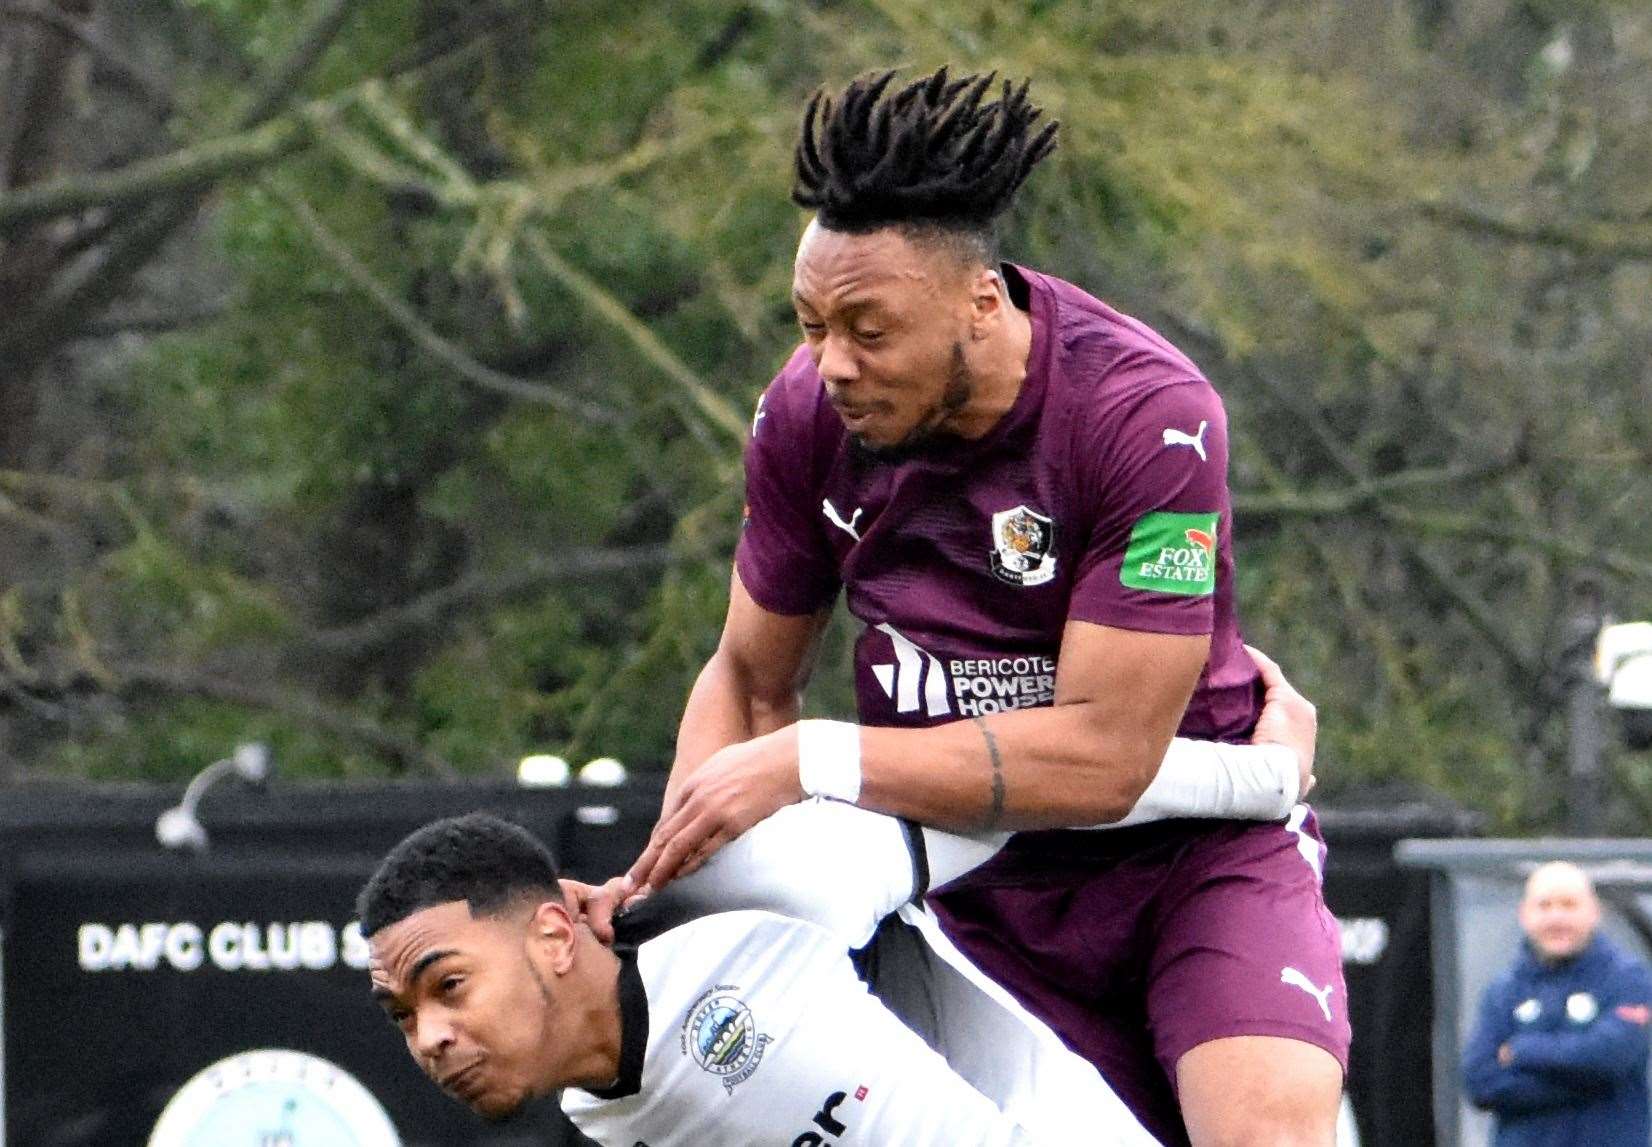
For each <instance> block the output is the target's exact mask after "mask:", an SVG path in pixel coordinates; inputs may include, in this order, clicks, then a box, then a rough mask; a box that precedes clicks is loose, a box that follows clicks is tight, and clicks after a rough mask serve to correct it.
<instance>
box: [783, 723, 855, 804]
mask: <svg viewBox="0 0 1652 1147" xmlns="http://www.w3.org/2000/svg"><path fill="white" fill-rule="evenodd" d="M797 779H798V780H799V781H800V782H802V785H803V791H804V792H805V793H807V794H808V795H809V796H812V797H829V798H831V799H832V800H835V801H843V802H844V803H846V804H854V803H855V802H856V801H858V800H859V799H860V726H859V725H851V724H850V723H849V722H847V721H815V720H811V721H799V722H798V723H797Z"/></svg>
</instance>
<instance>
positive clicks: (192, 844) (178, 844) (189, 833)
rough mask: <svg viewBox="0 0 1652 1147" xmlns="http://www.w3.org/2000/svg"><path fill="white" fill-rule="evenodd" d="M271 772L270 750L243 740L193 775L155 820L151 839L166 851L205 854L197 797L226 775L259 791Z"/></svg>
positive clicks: (204, 832)
mask: <svg viewBox="0 0 1652 1147" xmlns="http://www.w3.org/2000/svg"><path fill="white" fill-rule="evenodd" d="M270 770H271V761H270V748H269V746H268V745H264V744H261V743H259V742H257V741H245V742H243V743H241V744H239V745H236V746H235V751H234V752H233V753H231V754H230V755H229V756H227V757H225V758H223V759H222V760H218V761H213V762H212V764H210V765H208V766H207V767H206V768H204V769H202V770H201V771H200V772H198V773H196V774H195V776H194V778H193V779H192V780H191V781H190V782H189V784H188V785H186V786H185V787H184V795H183V799H182V800H181V801H179V802H178V803H177V804H176V805H174V806H173V807H172V808H169V809H167V810H166V811H165V812H163V813H161V815H160V816H159V817H158V818H156V820H155V839H156V840H158V841H160V842H161V844H162V845H163V846H165V847H166V848H169V849H172V850H174V851H178V852H197V853H198V852H205V851H206V850H207V845H208V843H209V840H208V837H207V831H206V826H204V825H203V824H201V821H200V818H199V817H197V816H196V815H195V810H196V808H197V807H198V806H199V805H200V803H201V798H202V797H204V796H206V793H207V790H208V789H210V788H211V787H212V786H213V785H215V784H217V783H218V781H219V780H221V779H222V778H224V777H226V776H235V777H238V778H240V779H241V780H242V781H243V782H245V783H246V784H249V785H252V786H253V787H255V788H262V787H263V785H264V782H265V781H267V780H269V777H270Z"/></svg>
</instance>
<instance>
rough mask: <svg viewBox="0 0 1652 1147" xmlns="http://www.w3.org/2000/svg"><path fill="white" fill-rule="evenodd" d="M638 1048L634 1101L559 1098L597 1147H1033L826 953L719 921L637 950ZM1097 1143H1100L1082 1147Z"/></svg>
mask: <svg viewBox="0 0 1652 1147" xmlns="http://www.w3.org/2000/svg"><path fill="white" fill-rule="evenodd" d="M637 969H638V971H639V973H640V975H641V979H642V983H643V985H644V987H645V989H646V993H647V999H648V1006H647V1016H648V1038H647V1049H646V1052H645V1053H644V1058H643V1066H642V1074H641V1082H640V1086H639V1087H638V1089H637V1091H636V1092H635V1093H634V1094H632V1095H629V1096H626V1097H624V1098H618V1099H599V1098H598V1097H596V1096H594V1095H592V1094H590V1093H589V1092H585V1091H581V1090H578V1089H569V1090H568V1091H566V1092H564V1093H563V1098H562V1106H563V1110H564V1111H565V1112H566V1113H567V1114H568V1116H569V1117H570V1118H571V1119H572V1120H573V1121H574V1123H575V1125H577V1126H578V1127H579V1129H580V1130H581V1131H582V1132H583V1133H584V1134H586V1135H587V1136H590V1137H591V1138H592V1139H595V1140H596V1141H597V1142H598V1143H601V1144H605V1145H613V1147H673V1145H682V1147H689V1145H698V1144H704V1143H716V1144H718V1145H719V1147H786V1145H787V1144H790V1145H792V1147H828V1145H830V1147H850V1145H857V1144H858V1145H864V1147H874V1145H877V1147H883V1145H889V1144H903V1145H912V1147H922V1145H925V1144H932V1145H935V1147H942V1145H945V1147H1038V1145H1040V1144H1048V1147H1056V1143H1058V1142H1059V1143H1063V1144H1064V1145H1070V1144H1071V1143H1072V1142H1073V1141H1072V1140H1060V1141H1051V1140H1043V1139H1039V1138H1036V1137H1034V1135H1033V1134H1032V1133H1031V1132H1029V1130H1028V1129H1027V1128H1026V1127H1024V1126H1023V1125H1022V1124H1021V1123H1019V1122H1018V1121H1017V1120H1016V1119H1014V1118H1012V1117H1011V1116H1009V1115H1006V1114H1005V1113H1004V1112H1003V1111H1002V1110H1001V1109H1000V1108H999V1107H998V1106H997V1104H995V1103H993V1102H992V1101H991V1100H989V1099H988V1098H987V1097H986V1096H985V1095H983V1094H982V1093H981V1092H980V1091H978V1090H976V1089H975V1088H974V1087H971V1086H970V1085H969V1084H968V1083H966V1082H965V1081H964V1080H963V1078H962V1077H960V1076H959V1075H958V1074H957V1073H956V1072H954V1071H953V1070H952V1069H951V1068H950V1067H949V1066H948V1065H947V1063H946V1061H945V1060H943V1059H942V1058H941V1057H940V1055H938V1054H937V1053H936V1052H934V1051H932V1050H931V1049H930V1048H929V1047H928V1046H927V1045H926V1044H925V1043H924V1041H923V1040H922V1039H920V1038H919V1037H918V1036H917V1035H916V1034H915V1033H913V1032H912V1031H911V1030H910V1029H909V1028H907V1027H905V1026H904V1025H903V1024H902V1023H901V1022H900V1021H899V1020H898V1019H896V1018H895V1016H894V1015H893V1014H892V1013H891V1012H890V1011H889V1010H888V1009H887V1008H885V1007H884V1006H883V1004H882V1003H880V1002H879V1001H878V1000H876V999H875V998H874V997H872V996H871V995H870V994H869V993H868V992H867V990H866V986H865V985H864V984H862V983H861V982H860V980H859V979H858V978H856V976H855V971H854V968H853V966H852V965H851V964H850V962H849V959H848V956H847V954H846V953H845V952H844V948H843V943H842V941H841V939H840V938H839V937H838V936H836V935H835V934H833V933H832V932H829V931H828V930H826V929H825V928H822V927H820V926H819V925H816V924H811V923H807V922H804V921H800V920H794V919H787V918H784V917H780V916H775V915H773V914H771V913H766V912H726V913H720V914H717V915H714V916H708V917H705V918H703V919H700V920H696V921H693V922H692V923H689V924H685V925H682V926H681V927H678V928H673V929H671V930H670V931H668V932H666V933H664V934H663V935H661V936H659V937H657V938H656V939H654V940H650V941H648V942H647V943H645V944H643V945H642V946H641V948H640V949H639V950H638V954H637ZM1087 1141H1089V1142H1094V1143H1098V1144H1109V1145H1110V1144H1113V1143H1114V1142H1116V1141H1114V1140H1111V1139H1105V1138H1095V1139H1090V1140H1087Z"/></svg>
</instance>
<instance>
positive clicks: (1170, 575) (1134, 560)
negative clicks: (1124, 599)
mask: <svg viewBox="0 0 1652 1147" xmlns="http://www.w3.org/2000/svg"><path fill="white" fill-rule="evenodd" d="M1221 517H1222V515H1220V514H1216V513H1211V514H1172V513H1169V512H1168V511H1164V510H1155V511H1153V512H1152V513H1150V514H1144V515H1143V516H1142V517H1141V519H1140V520H1139V521H1137V522H1136V525H1135V528H1134V529H1132V530H1131V531H1130V545H1129V548H1128V549H1126V550H1125V551H1124V565H1123V567H1122V568H1121V569H1120V570H1119V581H1121V582H1123V583H1124V584H1125V585H1127V586H1129V587H1130V588H1131V589H1146V590H1152V591H1154V592H1156V593H1174V594H1179V595H1181V596H1182V597H1204V596H1206V595H1208V594H1212V593H1215V592H1216V523H1217V522H1218V521H1220V520H1221Z"/></svg>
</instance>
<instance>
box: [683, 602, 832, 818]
mask: <svg viewBox="0 0 1652 1147" xmlns="http://www.w3.org/2000/svg"><path fill="white" fill-rule="evenodd" d="M830 616H831V612H830V610H821V611H819V612H817V613H813V614H803V615H796V616H792V615H787V614H781V613H774V612H771V611H770V610H767V609H764V608H763V607H762V606H760V605H758V604H757V603H756V602H755V601H753V600H752V597H751V594H749V593H747V592H746V587H745V586H744V585H743V584H742V583H741V581H740V574H739V571H736V572H735V573H734V575H733V577H732V579H731V581H730V585H729V606H728V616H727V618H726V619H725V621H724V622H723V633H722V637H721V638H720V639H719V640H718V643H717V650H716V652H715V653H713V654H712V655H711V659H710V660H709V661H707V662H706V664H705V668H703V669H702V670H700V675H699V677H698V678H696V679H695V682H694V688H693V690H692V691H690V693H689V695H688V704H687V705H686V706H685V707H684V709H683V717H682V722H681V724H680V725H679V727H678V729H677V755H676V758H675V760H674V761H673V762H672V765H671V778H670V780H669V781H668V782H667V785H666V803H667V804H670V803H671V800H672V797H673V796H674V795H675V793H676V791H677V790H678V788H679V787H680V786H681V785H682V783H683V781H684V780H685V779H686V778H687V777H688V776H689V775H691V774H692V773H693V772H694V770H695V769H696V768H697V767H698V766H699V765H700V764H701V763H702V762H704V761H705V760H706V758H708V757H710V756H711V755H712V754H713V753H715V752H717V750H719V749H722V748H724V747H726V746H728V745H732V744H735V743H736V742H740V741H748V740H750V739H752V738H753V737H757V736H761V735H763V734H766V733H772V732H776V731H778V730H780V729H783V728H785V727H786V726H789V725H791V724H792V723H793V722H795V721H796V720H797V718H798V715H799V712H800V711H801V706H802V697H801V694H802V690H803V686H804V684H805V683H806V682H807V681H808V679H809V674H810V672H811V671H812V670H813V668H814V660H815V655H816V653H817V652H818V650H819V647H820V636H821V634H822V633H823V632H824V631H825V628H826V622H827V621H828V620H829V618H830Z"/></svg>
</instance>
